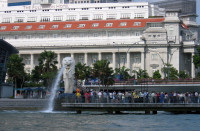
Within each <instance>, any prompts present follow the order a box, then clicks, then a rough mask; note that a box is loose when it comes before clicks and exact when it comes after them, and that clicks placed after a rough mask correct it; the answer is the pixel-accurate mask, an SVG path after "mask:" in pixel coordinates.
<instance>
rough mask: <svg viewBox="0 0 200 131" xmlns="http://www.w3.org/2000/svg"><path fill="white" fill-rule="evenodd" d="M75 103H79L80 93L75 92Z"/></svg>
mask: <svg viewBox="0 0 200 131" xmlns="http://www.w3.org/2000/svg"><path fill="white" fill-rule="evenodd" d="M76 102H77V103H80V102H81V93H80V92H76Z"/></svg>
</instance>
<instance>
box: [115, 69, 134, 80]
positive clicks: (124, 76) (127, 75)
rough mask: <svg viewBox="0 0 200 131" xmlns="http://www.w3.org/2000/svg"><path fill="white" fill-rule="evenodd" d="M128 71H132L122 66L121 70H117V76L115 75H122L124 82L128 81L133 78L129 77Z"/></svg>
mask: <svg viewBox="0 0 200 131" xmlns="http://www.w3.org/2000/svg"><path fill="white" fill-rule="evenodd" d="M128 71H130V69H128V68H126V67H125V66H122V67H121V68H115V74H114V75H117V74H119V75H122V77H123V78H122V79H123V80H127V79H129V78H131V76H130V75H129V73H128Z"/></svg>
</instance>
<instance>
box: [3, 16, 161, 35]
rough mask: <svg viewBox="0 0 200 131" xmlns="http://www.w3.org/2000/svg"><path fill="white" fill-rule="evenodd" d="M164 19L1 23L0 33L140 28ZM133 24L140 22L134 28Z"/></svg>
mask: <svg viewBox="0 0 200 131" xmlns="http://www.w3.org/2000/svg"><path fill="white" fill-rule="evenodd" d="M163 21H164V18H154V19H152V18H149V19H124V20H94V21H64V22H63V21H62V22H34V23H1V24H0V27H1V26H6V29H5V30H0V32H8V31H9V32H10V31H39V30H76V29H106V28H109V29H110V28H142V27H145V26H146V23H150V22H163ZM121 22H127V24H126V26H120V23H121ZM134 22H141V24H140V25H138V26H135V25H134ZM94 23H99V26H97V27H93V26H92V24H94ZM106 23H113V25H112V26H108V27H107V26H106ZM66 24H72V26H71V28H64V27H65V25H66ZM79 24H85V26H84V27H78V25H79ZM30 25H31V26H32V28H31V29H25V28H26V26H30ZM40 25H45V27H44V28H43V29H39V28H38V27H39V26H40ZM52 25H58V28H52ZM14 26H19V28H18V29H13V27H14Z"/></svg>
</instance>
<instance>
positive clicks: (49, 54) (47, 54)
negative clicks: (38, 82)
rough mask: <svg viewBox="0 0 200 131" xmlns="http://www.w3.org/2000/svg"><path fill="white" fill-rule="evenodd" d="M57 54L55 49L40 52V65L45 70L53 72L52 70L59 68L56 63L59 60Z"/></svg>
mask: <svg viewBox="0 0 200 131" xmlns="http://www.w3.org/2000/svg"><path fill="white" fill-rule="evenodd" d="M56 58H57V55H56V53H55V52H53V51H46V50H45V51H44V52H42V53H41V54H40V57H39V58H38V61H39V65H40V66H41V67H42V68H43V69H42V71H43V72H51V71H52V70H54V71H55V70H57V67H56V64H58V61H57V60H56Z"/></svg>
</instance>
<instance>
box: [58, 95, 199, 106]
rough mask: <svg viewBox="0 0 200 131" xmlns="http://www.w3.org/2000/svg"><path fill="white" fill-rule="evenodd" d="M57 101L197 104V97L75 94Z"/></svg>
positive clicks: (63, 96)
mask: <svg viewBox="0 0 200 131" xmlns="http://www.w3.org/2000/svg"><path fill="white" fill-rule="evenodd" d="M57 99H62V101H63V102H65V103H118V104H121V103H169V104H170V103H184V104H193V103H196V104H199V103H200V97H199V96H167V97H166V96H165V97H163V98H162V97H161V96H153V97H152V96H144V97H140V96H138V95H135V96H133V95H130V93H129V95H128V96H124V95H120V96H119V95H102V96H98V95H93V96H91V95H81V96H76V94H70V95H66V94H63V95H60V96H58V97H57Z"/></svg>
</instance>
